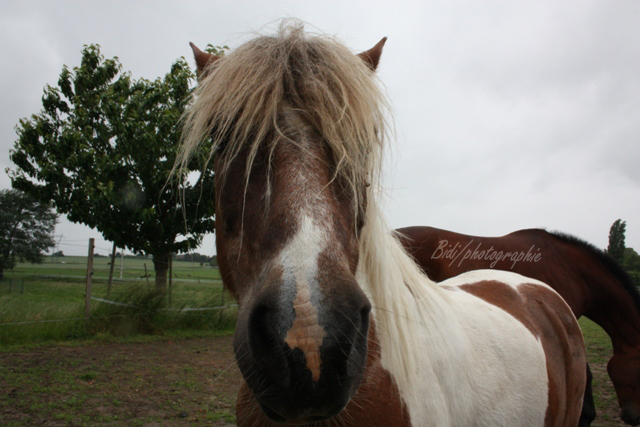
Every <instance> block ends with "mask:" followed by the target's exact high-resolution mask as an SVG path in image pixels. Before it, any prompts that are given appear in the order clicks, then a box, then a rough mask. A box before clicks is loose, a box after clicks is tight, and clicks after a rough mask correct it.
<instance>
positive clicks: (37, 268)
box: [5, 256, 220, 281]
mask: <svg viewBox="0 0 640 427" xmlns="http://www.w3.org/2000/svg"><path fill="white" fill-rule="evenodd" d="M110 261H111V258H110V257H94V258H93V278H94V280H100V279H105V280H106V279H107V278H108V277H109V263H110ZM145 267H146V272H147V274H148V275H149V280H150V281H152V280H153V279H154V278H155V273H154V270H153V260H152V259H151V258H144V257H125V258H124V260H121V259H120V258H119V257H117V258H116V262H115V263H114V270H113V277H114V279H116V280H118V279H120V277H121V272H122V279H124V280H135V279H140V278H144V276H145ZM86 274H87V257H85V256H63V257H51V256H47V257H45V260H44V262H43V263H42V264H30V263H22V264H18V265H17V266H16V267H15V268H14V269H13V271H11V270H8V271H5V277H6V278H14V279H21V278H23V277H38V276H57V277H59V278H78V279H83V278H85V277H86ZM172 278H173V279H175V280H196V281H197V280H201V281H206V280H220V273H219V271H218V269H217V268H213V267H210V266H209V265H203V266H201V265H200V263H197V262H188V261H174V262H173V266H172Z"/></svg>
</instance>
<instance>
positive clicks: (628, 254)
mask: <svg viewBox="0 0 640 427" xmlns="http://www.w3.org/2000/svg"><path fill="white" fill-rule="evenodd" d="M626 229H627V222H626V221H623V220H621V219H618V220H616V221H615V222H614V223H613V224H612V225H611V228H610V229H609V246H607V249H606V252H607V253H608V254H609V255H610V256H611V257H612V258H613V259H615V260H616V261H618V262H619V263H620V265H621V266H622V268H624V269H625V270H626V271H627V273H629V275H630V276H631V277H632V278H633V279H634V280H635V281H636V284H638V285H640V255H639V254H638V252H636V250H635V249H633V248H627V247H626V243H625V233H626Z"/></svg>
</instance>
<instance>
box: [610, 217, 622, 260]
mask: <svg viewBox="0 0 640 427" xmlns="http://www.w3.org/2000/svg"><path fill="white" fill-rule="evenodd" d="M626 228H627V223H626V222H625V221H622V220H621V219H618V220H616V222H614V223H613V225H611V228H610V229H609V246H608V247H607V253H608V254H609V255H611V257H612V258H613V259H615V260H616V261H618V262H619V263H622V261H623V258H624V249H625V243H624V233H625V229H626Z"/></svg>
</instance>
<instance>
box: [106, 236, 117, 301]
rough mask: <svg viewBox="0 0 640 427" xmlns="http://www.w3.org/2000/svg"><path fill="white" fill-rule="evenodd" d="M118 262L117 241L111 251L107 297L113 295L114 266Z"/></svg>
mask: <svg viewBox="0 0 640 427" xmlns="http://www.w3.org/2000/svg"><path fill="white" fill-rule="evenodd" d="M115 264H116V242H113V250H112V251H111V265H110V266H109V281H108V282H107V298H109V297H110V296H111V282H113V267H114V266H115Z"/></svg>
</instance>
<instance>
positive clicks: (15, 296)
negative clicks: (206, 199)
mask: <svg viewBox="0 0 640 427" xmlns="http://www.w3.org/2000/svg"><path fill="white" fill-rule="evenodd" d="M61 260H62V261H61ZM108 262H109V259H108V258H106V257H98V258H95V261H94V274H93V280H92V282H93V283H92V290H91V296H92V297H97V298H102V299H107V300H109V301H114V302H117V303H118V304H109V303H105V302H100V301H96V300H92V301H91V312H90V313H91V319H90V321H89V322H86V321H85V318H84V308H85V290H86V268H87V265H86V257H70V256H65V257H60V258H57V259H55V260H54V259H51V258H48V259H47V260H46V262H45V263H43V264H20V265H18V266H17V267H16V268H15V269H14V271H6V272H5V277H4V279H2V280H0V345H2V344H10V343H23V342H38V341H46V340H66V339H75V338H85V337H90V336H94V335H95V334H112V335H116V336H124V335H127V336H128V335H135V334H138V333H143V334H146V333H150V334H158V333H159V334H162V333H164V332H165V331H169V330H209V329H211V330H219V329H221V328H222V329H225V328H226V329H228V328H231V327H233V320H234V319H233V318H234V315H235V309H234V308H225V309H217V308H216V307H226V306H228V305H229V304H231V303H232V302H233V301H231V299H230V297H229V296H228V295H227V294H226V293H225V292H224V291H223V288H222V281H221V280H220V275H219V272H218V270H217V269H215V268H211V267H209V266H202V267H201V266H200V265H199V264H198V263H191V262H184V261H180V262H179V261H175V262H174V264H173V267H174V268H173V270H172V283H171V286H170V289H168V290H167V293H166V294H165V295H161V296H158V295H157V294H156V293H155V292H154V289H155V283H154V282H155V277H154V276H155V275H154V274H153V264H152V261H151V259H146V258H125V260H124V263H125V266H124V269H123V279H122V280H121V279H119V276H120V270H119V264H118V263H116V266H117V267H118V269H116V270H115V271H114V281H113V284H112V288H111V294H110V295H109V296H107V277H108V271H109V270H108V268H109V266H108ZM145 263H146V264H147V271H148V273H149V276H150V277H148V278H147V277H145V275H144V264H145ZM210 308H216V309H210ZM194 309H196V310H194ZM204 309H209V310H204Z"/></svg>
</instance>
